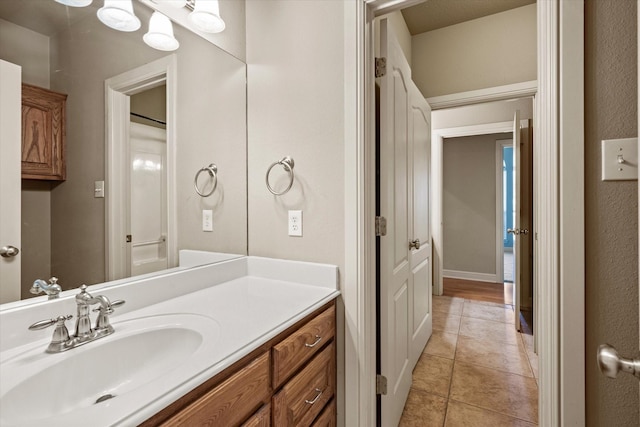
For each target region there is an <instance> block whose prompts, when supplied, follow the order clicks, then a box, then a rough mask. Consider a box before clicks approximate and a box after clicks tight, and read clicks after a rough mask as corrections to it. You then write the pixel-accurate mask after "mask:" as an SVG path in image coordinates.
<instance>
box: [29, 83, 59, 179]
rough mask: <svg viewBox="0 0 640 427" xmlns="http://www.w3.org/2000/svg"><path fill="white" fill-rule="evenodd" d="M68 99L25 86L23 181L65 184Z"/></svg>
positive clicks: (51, 92)
mask: <svg viewBox="0 0 640 427" xmlns="http://www.w3.org/2000/svg"><path fill="white" fill-rule="evenodd" d="M66 102H67V95H65V94H62V93H58V92H53V91H50V90H48V89H43V88H41V87H37V86H31V85H28V84H24V83H23V84H22V178H23V179H39V180H48V181H64V180H65V178H66V165H65V110H66Z"/></svg>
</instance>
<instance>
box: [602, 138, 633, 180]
mask: <svg viewBox="0 0 640 427" xmlns="http://www.w3.org/2000/svg"><path fill="white" fill-rule="evenodd" d="M634 179H638V138H623V139H605V140H603V141H602V180H603V181H628V180H634Z"/></svg>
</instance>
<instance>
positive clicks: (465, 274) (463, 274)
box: [442, 270, 500, 283]
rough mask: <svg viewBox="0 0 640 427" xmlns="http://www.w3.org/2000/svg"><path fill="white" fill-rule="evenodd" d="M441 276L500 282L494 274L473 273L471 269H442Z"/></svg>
mask: <svg viewBox="0 0 640 427" xmlns="http://www.w3.org/2000/svg"><path fill="white" fill-rule="evenodd" d="M442 276H443V277H447V278H450V279H462V280H475V281H476V282H490V283H500V281H498V277H497V275H495V274H488V273H474V272H472V271H456V270H443V271H442Z"/></svg>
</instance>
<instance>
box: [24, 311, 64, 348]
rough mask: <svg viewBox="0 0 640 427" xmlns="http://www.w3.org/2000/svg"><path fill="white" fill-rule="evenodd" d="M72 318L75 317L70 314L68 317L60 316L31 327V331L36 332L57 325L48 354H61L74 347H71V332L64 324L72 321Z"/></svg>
mask: <svg viewBox="0 0 640 427" xmlns="http://www.w3.org/2000/svg"><path fill="white" fill-rule="evenodd" d="M72 317H73V316H72V315H70V314H69V315H67V316H58V317H57V318H55V319H48V320H41V321H39V322H36V323H34V324H33V325H31V326H29V330H31V331H35V330H38V329H44V328H48V327H49V326H53V325H56V328H55V329H54V330H53V336H52V337H51V342H50V343H49V346H48V347H47V350H46V352H47V353H60V352H61V351H65V350H69V349H70V348H72V346H70V343H71V342H72V341H71V339H70V338H69V330H68V329H67V326H66V325H65V324H64V322H66V321H67V320H69V319H71V318H72Z"/></svg>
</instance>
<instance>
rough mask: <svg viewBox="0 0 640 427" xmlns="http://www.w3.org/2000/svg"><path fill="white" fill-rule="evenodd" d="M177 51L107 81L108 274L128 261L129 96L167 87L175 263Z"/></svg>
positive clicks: (173, 261) (170, 249) (117, 273)
mask: <svg viewBox="0 0 640 427" xmlns="http://www.w3.org/2000/svg"><path fill="white" fill-rule="evenodd" d="M176 73H177V60H176V56H175V54H171V55H168V56H166V57H164V58H160V59H157V60H155V61H152V62H150V63H148V64H145V65H143V66H141V67H138V68H135V69H133V70H130V71H127V72H125V73H123V74H120V75H118V76H115V77H112V78H110V79H108V80H106V81H105V102H106V105H105V111H106V112H107V120H105V123H106V131H105V135H106V143H105V147H106V151H107V152H106V155H105V159H106V165H105V170H106V171H107V176H106V181H107V182H106V184H107V194H106V204H105V206H106V236H105V241H106V244H107V248H106V270H107V271H106V277H107V280H115V279H120V278H122V277H123V275H126V271H127V270H128V269H129V267H130V265H129V263H130V259H131V256H130V247H129V245H128V244H127V243H126V242H125V240H124V236H126V234H127V230H126V221H125V220H124V219H125V218H126V217H127V216H128V215H129V212H130V208H129V200H128V198H127V195H128V192H129V179H128V176H129V165H128V163H127V159H128V157H129V145H128V143H126V144H123V143H122V141H128V140H129V113H130V109H129V96H130V95H133V94H136V93H139V92H142V91H144V90H147V89H151V88H153V87H156V86H159V85H161V84H165V85H166V91H167V98H166V103H167V119H166V120H167V128H166V131H167V207H168V209H167V258H168V264H169V266H176V265H177V262H178V250H177V242H176V240H177V239H176V237H177V235H178V232H177V221H176V218H177V206H176V203H175V200H176V176H175V174H176V165H175V162H176V140H177V137H176V135H177V134H176V125H175V123H176V115H177V111H176V105H177V103H176V94H177V76H176Z"/></svg>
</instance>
